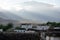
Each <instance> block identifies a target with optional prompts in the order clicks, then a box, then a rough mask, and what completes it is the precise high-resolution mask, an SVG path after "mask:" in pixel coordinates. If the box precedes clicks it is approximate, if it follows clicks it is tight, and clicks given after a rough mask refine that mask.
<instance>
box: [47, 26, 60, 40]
mask: <svg viewBox="0 0 60 40" xmlns="http://www.w3.org/2000/svg"><path fill="white" fill-rule="evenodd" d="M47 34H48V35H47V36H46V40H60V27H54V28H53V29H49V31H48V33H47Z"/></svg>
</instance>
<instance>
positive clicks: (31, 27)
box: [14, 23, 49, 33]
mask: <svg viewBox="0 0 60 40" xmlns="http://www.w3.org/2000/svg"><path fill="white" fill-rule="evenodd" d="M20 28H21V29H15V30H14V31H15V32H30V33H33V32H35V31H39V30H47V29H48V28H49V26H47V25H41V24H30V23H21V24H20Z"/></svg>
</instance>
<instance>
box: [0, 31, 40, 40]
mask: <svg viewBox="0 0 60 40" xmlns="http://www.w3.org/2000/svg"><path fill="white" fill-rule="evenodd" d="M0 40H40V36H39V34H38V33H16V32H4V33H0Z"/></svg>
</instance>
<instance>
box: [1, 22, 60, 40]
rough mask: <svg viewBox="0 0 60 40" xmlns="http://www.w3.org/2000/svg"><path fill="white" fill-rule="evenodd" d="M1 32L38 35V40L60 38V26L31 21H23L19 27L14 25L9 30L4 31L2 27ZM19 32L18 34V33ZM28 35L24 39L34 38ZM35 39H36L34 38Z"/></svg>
mask: <svg viewBox="0 0 60 40" xmlns="http://www.w3.org/2000/svg"><path fill="white" fill-rule="evenodd" d="M0 32H2V33H3V34H4V33H5V34H6V35H7V34H10V33H11V34H12V33H13V34H15V35H17V34H19V35H20V34H25V36H26V35H28V34H29V35H31V34H33V35H38V38H37V40H60V27H59V26H58V27H50V24H49V25H45V24H31V23H21V24H20V26H18V27H13V28H11V29H9V30H7V31H3V29H0ZM16 33H17V34H16ZM27 38H28V36H27V37H26V39H23V40H33V37H32V36H31V37H30V38H31V39H30V38H28V39H27ZM34 40H35V39H34Z"/></svg>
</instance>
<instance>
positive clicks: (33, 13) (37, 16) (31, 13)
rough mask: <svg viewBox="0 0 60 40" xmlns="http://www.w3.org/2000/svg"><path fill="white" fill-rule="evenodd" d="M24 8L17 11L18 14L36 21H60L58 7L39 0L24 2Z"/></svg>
mask: <svg viewBox="0 0 60 40" xmlns="http://www.w3.org/2000/svg"><path fill="white" fill-rule="evenodd" d="M22 5H23V6H24V9H22V10H20V11H19V12H17V13H18V14H19V16H21V17H23V18H25V19H28V20H33V21H36V22H47V21H52V22H53V21H55V22H60V11H59V10H60V8H57V7H55V5H51V4H46V3H40V2H35V1H32V2H24V3H23V4H22Z"/></svg>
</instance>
